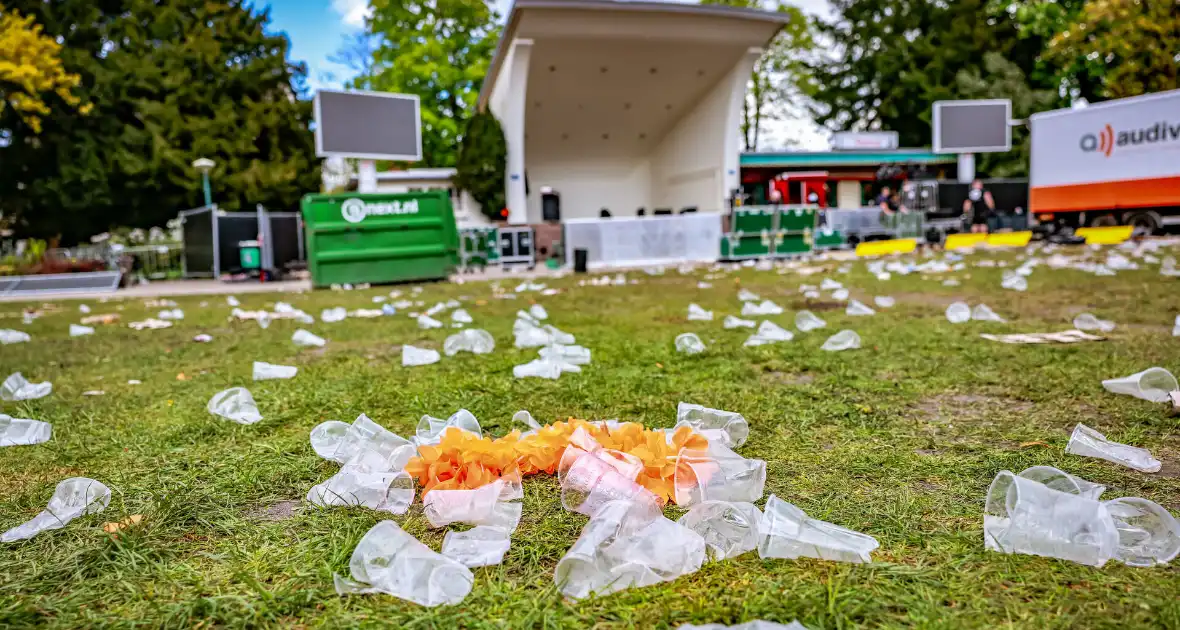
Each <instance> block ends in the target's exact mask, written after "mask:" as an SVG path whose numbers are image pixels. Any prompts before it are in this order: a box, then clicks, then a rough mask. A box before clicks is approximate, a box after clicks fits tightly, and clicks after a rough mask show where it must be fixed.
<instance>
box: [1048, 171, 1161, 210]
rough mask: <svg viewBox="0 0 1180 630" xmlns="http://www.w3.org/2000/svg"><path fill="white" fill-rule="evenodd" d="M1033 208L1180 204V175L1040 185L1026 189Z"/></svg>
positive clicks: (1101, 208)
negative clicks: (1067, 184)
mask: <svg viewBox="0 0 1180 630" xmlns="http://www.w3.org/2000/svg"><path fill="white" fill-rule="evenodd" d="M1028 206H1029V208H1030V210H1031V211H1032V212H1064V211H1071V210H1073V211H1079V210H1106V209H1113V208H1146V207H1151V206H1180V176H1176V177H1159V178H1153V179H1130V180H1123V181H1117V182H1098V183H1093V184H1073V185H1069V186H1041V187H1038V188H1032V189H1031V190H1029V191H1028Z"/></svg>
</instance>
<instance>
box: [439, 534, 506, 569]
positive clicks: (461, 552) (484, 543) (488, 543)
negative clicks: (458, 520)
mask: <svg viewBox="0 0 1180 630" xmlns="http://www.w3.org/2000/svg"><path fill="white" fill-rule="evenodd" d="M511 545H512V540H511V537H510V534H509V532H507V531H505V530H503V529H501V528H499V527H490V526H487V525H480V526H479V527H473V528H471V529H469V530H467V531H465V532H456V531H453V530H452V531H448V532H447V535H446V536H444V537H443V543H442V555H444V556H446V557H448V558H450V559H452V560H454V561H455V562H458V563H459V564H462V565H463V566H465V567H470V568H475V567H490V566H495V565H497V564H500V563H501V562H503V561H504V554H506V553H508V548H509V547H510V546H511Z"/></svg>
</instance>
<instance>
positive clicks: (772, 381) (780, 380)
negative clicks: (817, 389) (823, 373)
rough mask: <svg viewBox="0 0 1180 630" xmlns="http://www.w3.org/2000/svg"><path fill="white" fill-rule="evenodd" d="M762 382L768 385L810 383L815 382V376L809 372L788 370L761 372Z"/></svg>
mask: <svg viewBox="0 0 1180 630" xmlns="http://www.w3.org/2000/svg"><path fill="white" fill-rule="evenodd" d="M762 382H763V383H766V384H768V385H793V386H800V385H810V384H811V383H813V382H815V377H814V376H812V375H810V374H792V373H790V372H779V371H773V372H764V373H763V374H762Z"/></svg>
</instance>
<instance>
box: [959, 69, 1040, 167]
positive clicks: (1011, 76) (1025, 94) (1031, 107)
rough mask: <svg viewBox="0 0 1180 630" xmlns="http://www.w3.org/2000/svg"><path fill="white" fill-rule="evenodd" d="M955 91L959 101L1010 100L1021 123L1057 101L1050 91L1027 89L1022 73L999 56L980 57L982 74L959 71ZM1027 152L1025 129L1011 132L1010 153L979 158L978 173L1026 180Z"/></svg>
mask: <svg viewBox="0 0 1180 630" xmlns="http://www.w3.org/2000/svg"><path fill="white" fill-rule="evenodd" d="M955 87H956V92H957V93H958V94H959V96H960V97H962V98H1008V99H1011V100H1012V115H1013V116H1014V117H1016V118H1023V119H1027V118H1028V117H1029V115H1031V114H1033V113H1035V112H1039V111H1043V110H1046V109H1050V108H1052V107H1053V105H1054V103H1056V101H1057V94H1056V93H1055V92H1054V91H1052V90H1037V89H1034V88H1032V87H1031V86H1029V82H1028V79H1027V78H1026V77H1025V76H1024V72H1023V71H1022V70H1021V69H1020V68H1019V67H1018V66H1017V65H1016V64H1014V63H1012V62H1010V61H1008V60H1007V59H1005V58H1004V57H1003V55H1000V54H999V53H986V54H985V55H984V56H983V70H982V72H981V71H980V70H979V69H976V68H972V69H970V70H963V71H960V72H959V74H958V75H957V76H956V77H955ZM1029 149H1030V143H1029V135H1028V130H1027V128H1025V127H1016V128H1014V129H1012V151H1010V152H1008V153H986V154H984V155H982V156H980V162H979V172H981V173H986V174H987V175H988V176H989V177H1027V176H1028V156H1029Z"/></svg>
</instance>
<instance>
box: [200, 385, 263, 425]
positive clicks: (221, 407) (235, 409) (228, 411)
mask: <svg viewBox="0 0 1180 630" xmlns="http://www.w3.org/2000/svg"><path fill="white" fill-rule="evenodd" d="M206 408H207V409H208V410H209V413H211V414H213V415H215V416H221V417H222V418H225V419H226V420H232V421H234V422H236V423H238V424H254V423H255V422H258V421H259V420H262V414H260V413H258V405H256V404H254V397H253V396H251V395H250V392H249V390H247V389H246V388H245V387H231V388H229V389H227V390H224V391H221V392H218V393H216V394H214V395H213V397H212V398H210V399H209V404H208V405H206Z"/></svg>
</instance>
